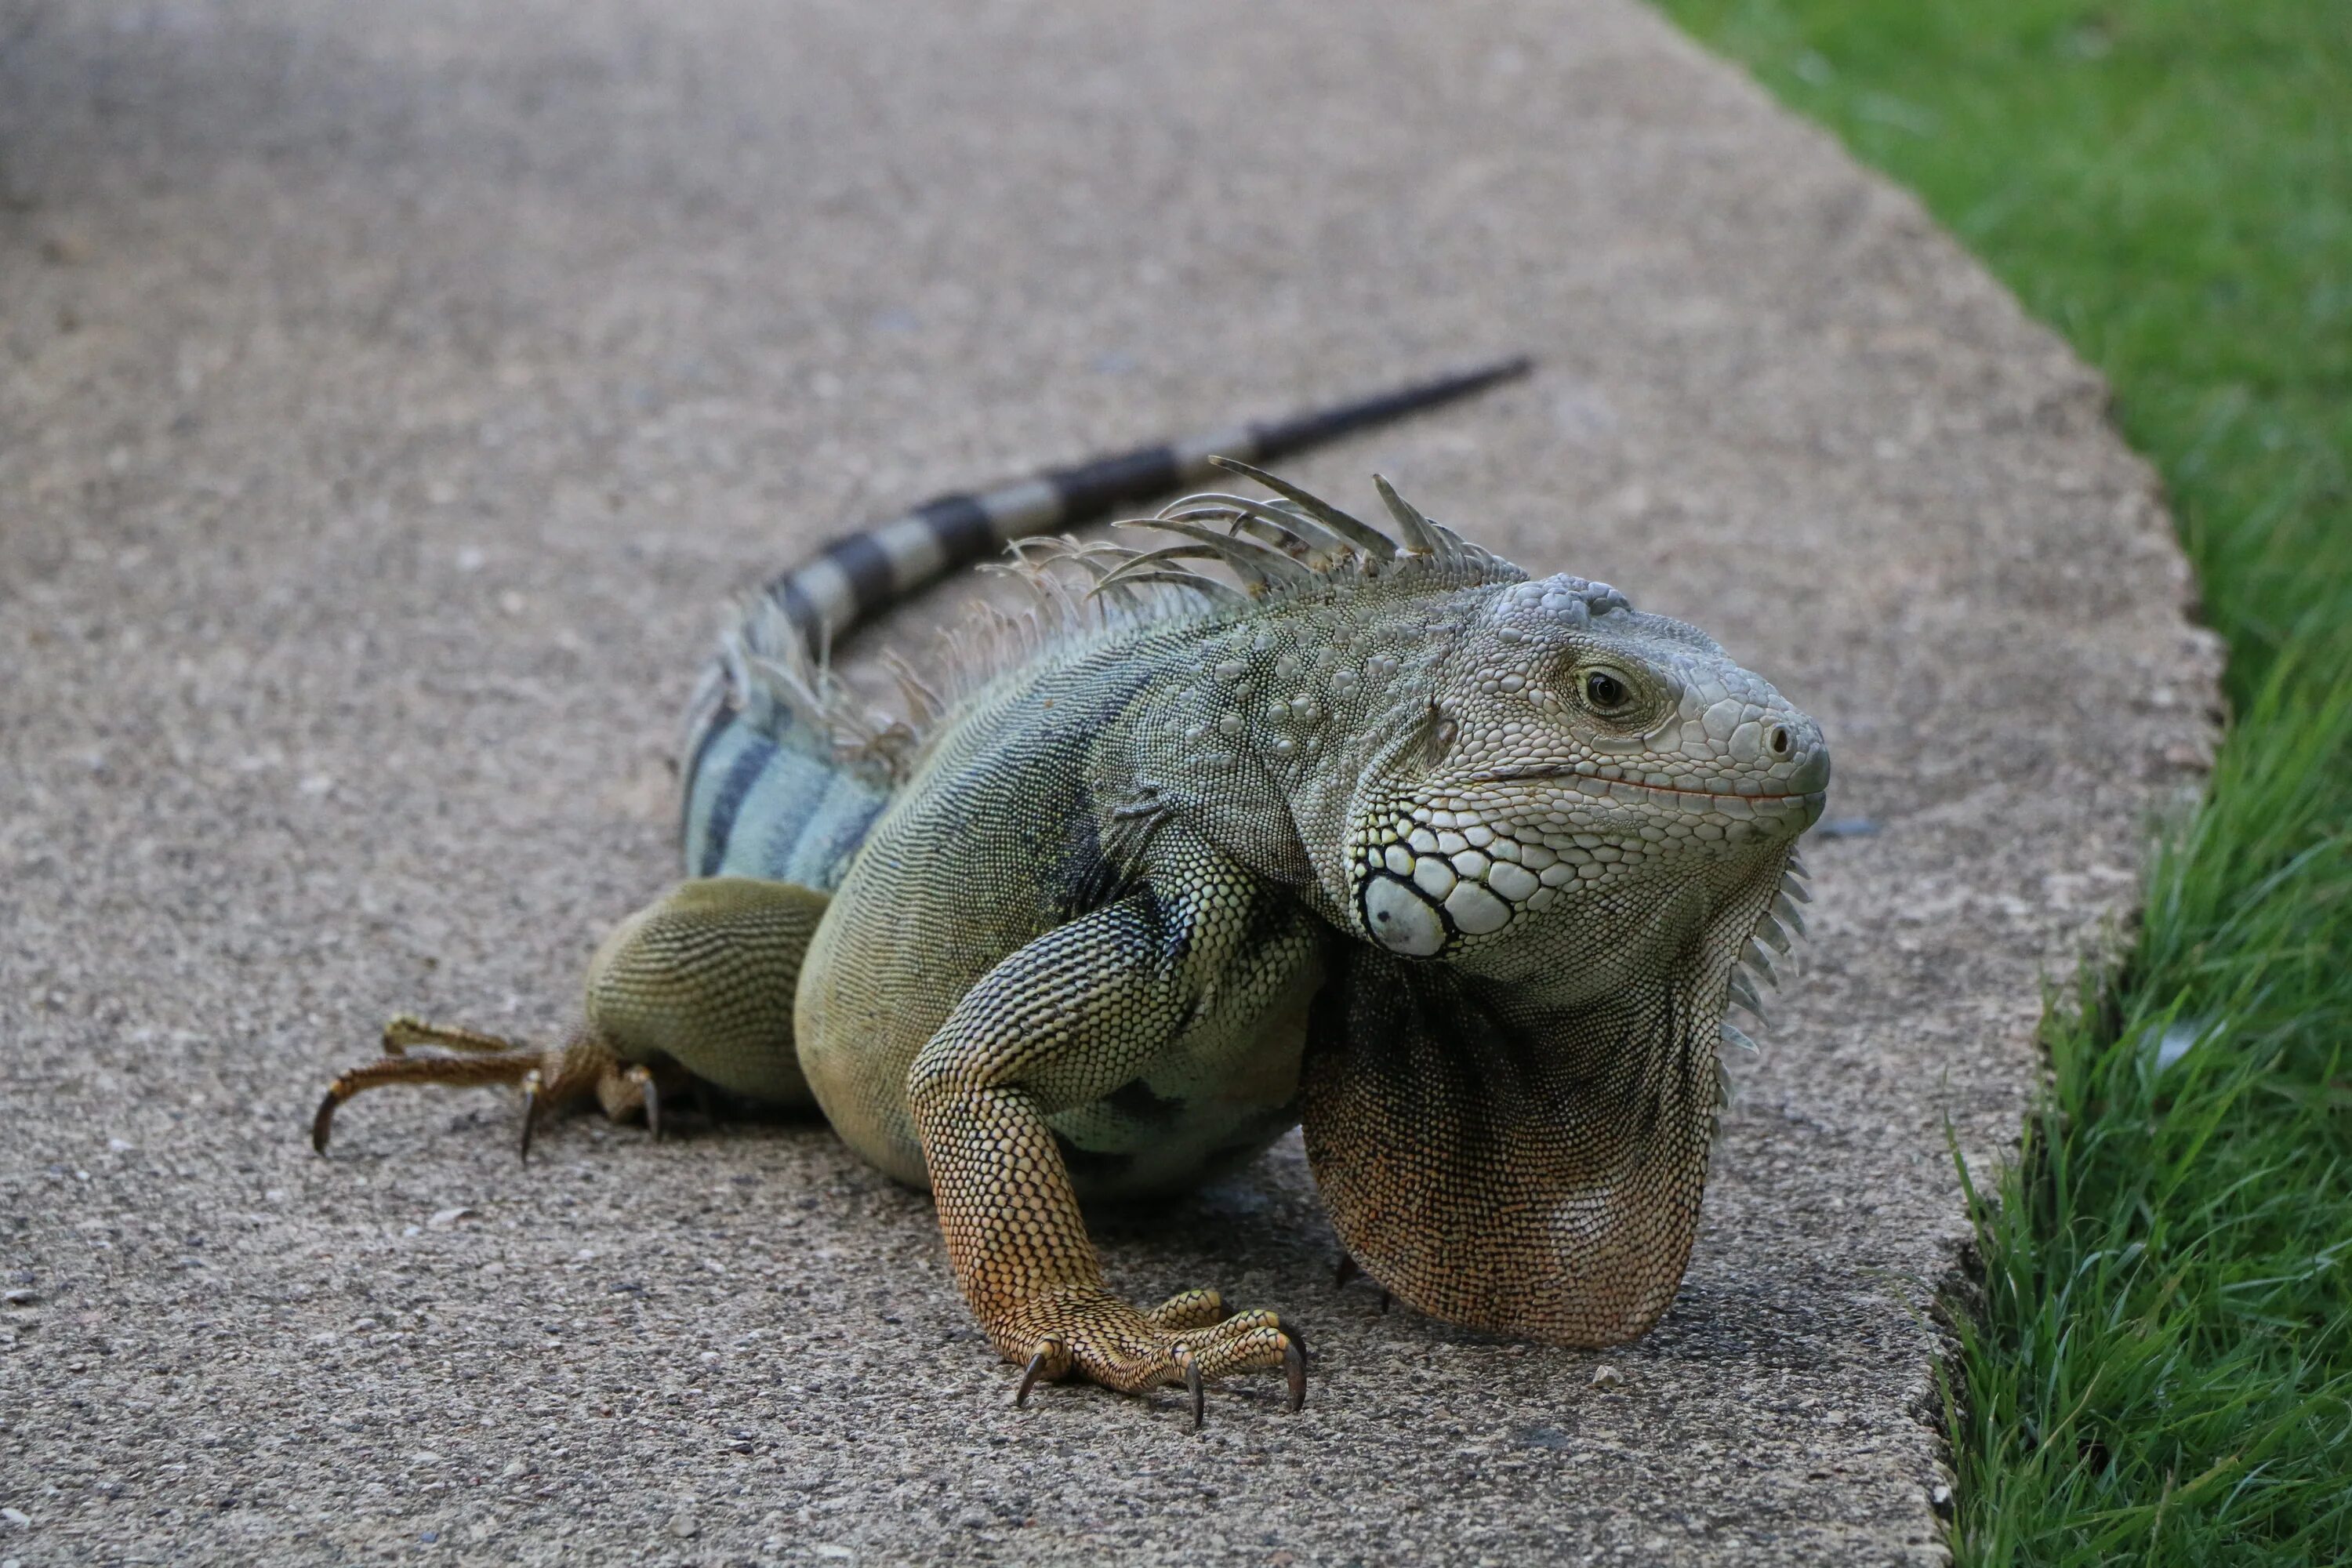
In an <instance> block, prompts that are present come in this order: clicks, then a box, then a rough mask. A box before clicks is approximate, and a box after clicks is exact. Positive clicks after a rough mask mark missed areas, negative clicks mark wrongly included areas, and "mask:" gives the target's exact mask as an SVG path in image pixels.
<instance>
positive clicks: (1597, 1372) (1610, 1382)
mask: <svg viewBox="0 0 2352 1568" xmlns="http://www.w3.org/2000/svg"><path fill="white" fill-rule="evenodd" d="M1624 1383H1625V1378H1624V1375H1623V1374H1622V1373H1620V1372H1619V1371H1618V1370H1617V1369H1616V1368H1615V1367H1613V1366H1611V1365H1610V1364H1609V1363H1606V1362H1603V1363H1601V1364H1600V1365H1599V1366H1596V1367H1594V1368H1593V1369H1592V1386H1593V1387H1595V1388H1622V1386H1624Z"/></svg>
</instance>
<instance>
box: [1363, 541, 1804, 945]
mask: <svg viewBox="0 0 2352 1568" xmlns="http://www.w3.org/2000/svg"><path fill="white" fill-rule="evenodd" d="M1453 602H1454V604H1455V605H1458V606H1461V607H1462V609H1463V610H1464V611H1465V612H1466V613H1467V614H1468V615H1469V616H1471V617H1472V618H1471V619H1470V622H1469V624H1468V625H1467V626H1466V627H1465V629H1464V631H1463V633H1462V634H1461V635H1460V636H1459V637H1458V638H1457V639H1456V641H1455V643H1454V647H1452V648H1450V649H1449V650H1448V651H1447V653H1446V655H1445V657H1444V658H1442V659H1440V660H1438V661H1435V662H1434V663H1433V665H1432V666H1431V667H1429V671H1430V679H1431V692H1430V697H1429V710H1428V715H1427V720H1426V730H1425V733H1424V735H1423V737H1422V738H1421V741H1420V743H1419V744H1417V745H1413V746H1408V747H1405V748H1402V750H1400V751H1398V752H1394V753H1392V754H1391V759H1390V760H1389V762H1388V763H1387V765H1386V766H1384V767H1383V768H1381V770H1380V771H1379V772H1378V773H1376V774H1374V775H1373V776H1370V777H1368V778H1366V779H1365V780H1364V781H1363V784H1362V785H1361V787H1360V791H1359V794H1358V795H1357V799H1356V804H1355V806H1354V810H1353V812H1352V820H1351V823H1350V833H1349V843H1348V847H1347V853H1348V856H1349V879H1350V886H1351V889H1352V892H1353V899H1352V912H1353V914H1354V918H1355V920H1356V921H1357V922H1358V924H1359V926H1360V931H1361V932H1362V934H1363V935H1364V936H1365V937H1367V938H1368V939H1369V940H1370V941H1371V942H1375V943H1377V944H1379V945H1380V946H1381V947H1383V948H1386V949H1388V950H1389V951H1391V952H1397V953H1401V954H1405V955H1408V956H1411V957H1416V958H1438V959H1443V960H1444V961H1447V962H1449V963H1455V964H1458V965H1460V966H1462V967H1464V968H1466V969H1469V970H1471V971H1473V972H1475V973H1486V974H1491V975H1496V976H1497V977H1515V978H1524V977H1528V976H1529V975H1531V974H1535V973H1538V972H1539V971H1541V970H1542V969H1543V968H1544V966H1546V965H1549V964H1553V963H1559V961H1561V960H1563V959H1566V958H1569V957H1570V956H1571V955H1572V954H1571V952H1570V949H1573V950H1574V951H1575V952H1579V953H1586V954H1592V953H1608V954H1612V955H1623V956H1624V957H1627V958H1631V957H1633V956H1634V955H1635V954H1637V953H1638V950H1640V949H1641V948H1642V947H1643V945H1645V944H1644V943H1643V942H1642V940H1641V939H1642V936H1643V928H1645V927H1648V928H1654V929H1655V930H1656V931H1657V934H1658V936H1659V938H1660V939H1661V940H1667V941H1671V940H1674V932H1673V931H1672V930H1671V929H1670V928H1672V927H1674V926H1675V925H1677V924H1683V925H1686V924H1687V923H1688V922H1687V921H1675V920H1674V919H1673V918H1672V917H1673V915H1674V913H1675V909H1676V908H1677V907H1678V906H1679V907H1685V908H1686V909H1687V912H1688V913H1689V914H1690V915H1692V916H1700V915H1702V914H1703V912H1704V907H1705V904H1706V902H1707V901H1708V900H1707V898H1706V895H1707V893H1708V892H1709V890H1713V891H1715V892H1717V893H1720V892H1722V891H1723V890H1725V889H1727V888H1728V887H1729V886H1731V885H1736V884H1738V883H1741V882H1745V881H1747V880H1748V879H1749V878H1750V877H1751V876H1757V875H1762V874H1765V872H1766V870H1767V868H1769V874H1770V875H1772V876H1773V877H1774V878H1775V879H1777V877H1778V873H1779V867H1780V861H1781V860H1782V859H1784V858H1785V857H1786V854H1787V851H1788V848H1789V847H1790V843H1791V841H1793V840H1794V839H1795V838H1796V837H1797V836H1798V835H1799V834H1801V833H1802V832H1803V831H1804V830H1805V829H1806V828H1807V827H1810V826H1811V825H1812V823H1813V822H1814V820H1815V819H1816V818H1817V817H1819V816H1820V815H1821V812H1822V803H1823V799H1824V792H1825V791H1826V790H1827V788H1828V785H1829V774H1830V761H1829V750H1828V747H1827V745H1826V744H1825V743H1824V742H1823V741H1822V732H1821V729H1820V727H1819V726H1818V725H1816V724H1815V723H1814V722H1813V721H1812V720H1811V719H1809V718H1807V717H1806V716H1805V715H1804V714H1803V713H1801V712H1799V711H1798V710H1797V709H1796V708H1794V707H1793V706H1791V705H1790V702H1789V701H1788V700H1787V699H1785V698H1783V697H1782V696H1781V695H1780V693H1779V692H1778V691H1776V690H1774V689H1772V687H1771V686H1770V685H1769V683H1768V682H1766V681H1765V680H1764V679H1762V678H1760V677H1759V676H1757V675H1754V674H1752V673H1750V672H1749V671H1748V670H1746V669H1744V668H1740V666H1738V664H1736V663H1734V662H1733V661H1732V660H1731V659H1730V658H1727V656H1726V655H1725V653H1724V651H1723V649H1722V648H1721V647H1718V646H1717V644H1716V643H1715V641H1714V640H1713V639H1712V638H1710V637H1707V636H1706V635H1705V634H1704V633H1702V632H1700V631H1698V630H1696V628H1694V627H1691V626H1685V625H1684V624H1683V623H1681V622H1680V621H1675V620H1670V619H1668V618H1666V617H1665V616H1653V615H1644V614H1642V613H1641V612H1638V611H1636V610H1634V609H1633V607H1632V605H1629V604H1628V603H1627V602H1626V600H1625V597H1624V595H1622V594H1620V593H1618V592H1617V591H1616V590H1615V589H1613V588H1612V587H1610V586H1609V585H1608V584H1604V583H1588V582H1586V581H1584V580H1583V579H1581V578H1578V577H1565V576H1562V577H1550V578H1546V579H1544V580H1543V581H1540V582H1519V583H1508V584H1490V585H1486V586H1484V587H1481V588H1477V589H1474V590H1470V591H1466V592H1462V593H1459V594H1458V595H1454V596H1453ZM1608 967H1611V965H1609V964H1606V963H1604V964H1602V965H1600V966H1598V968H1597V969H1596V972H1595V973H1592V974H1591V983H1592V984H1593V985H1594V986H1595V988H1596V989H1605V988H1607V986H1608V985H1609V984H1612V976H1610V975H1609V974H1607V973H1603V972H1601V971H1605V970H1606V969H1607V968H1608ZM1620 978H1622V977H1620Z"/></svg>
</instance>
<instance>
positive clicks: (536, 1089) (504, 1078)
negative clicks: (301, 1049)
mask: <svg viewBox="0 0 2352 1568" xmlns="http://www.w3.org/2000/svg"><path fill="white" fill-rule="evenodd" d="M411 1046H431V1047H437V1049H438V1050H439V1051H440V1052H444V1053H446V1054H436V1055H433V1056H415V1057H413V1056H410V1055H409V1054H408V1048H409V1047H411ZM674 1076H675V1077H676V1078H677V1079H679V1080H680V1082H681V1083H682V1082H683V1079H684V1078H685V1075H684V1074H682V1073H679V1074H675V1075H674ZM388 1083H443V1084H455V1085H458V1086H461V1087H464V1086H471V1085H475V1084H492V1083H511V1084H516V1085H519V1086H520V1088H521V1089H522V1091H523V1112H522V1131H521V1136H520V1140H519V1143H520V1152H521V1153H522V1154H523V1155H524V1156H525V1157H526V1158H528V1157H529V1155H530V1140H531V1133H532V1131H534V1130H535V1129H536V1128H537V1126H538V1124H539V1119H540V1116H541V1113H542V1112H544V1111H546V1110H551V1109H561V1108H562V1107H564V1106H568V1105H571V1104H572V1103H574V1102H576V1101H578V1100H585V1099H586V1098H588V1097H589V1096H590V1095H592V1094H593V1096H595V1098H596V1100H597V1101H598V1102H599V1103H600V1104H601V1105H603V1107H604V1112H605V1114H606V1115H608V1116H610V1117H612V1118H613V1120H614V1121H623V1120H625V1119H627V1118H628V1117H631V1116H634V1115H635V1114H637V1113H639V1112H643V1113H644V1115H645V1118H646V1122H647V1124H648V1125H649V1126H650V1127H651V1128H652V1130H653V1132H654V1136H656V1138H658V1137H659V1136H661V1089H662V1085H661V1080H660V1079H658V1078H657V1077H656V1074H655V1072H654V1071H653V1070H651V1069H648V1068H644V1067H639V1066H635V1065H634V1064H631V1063H629V1062H625V1061H623V1060H622V1059H621V1058H619V1057H617V1056H615V1055H614V1054H613V1052H612V1051H610V1050H609V1049H606V1048H605V1047H603V1046H602V1045H600V1044H598V1043H597V1042H596V1041H595V1040H594V1039H593V1038H591V1037H587V1036H586V1035H585V1034H584V1033H582V1032H578V1031H575V1032H574V1033H573V1034H572V1037H570V1038H569V1039H567V1040H566V1041H565V1042H564V1043H563V1044H562V1045H560V1046H552V1047H538V1046H533V1045H530V1044H527V1043H525V1042H523V1041H521V1040H513V1039H509V1038H507V1037H504V1036H501V1035H486V1034H483V1033H482V1032H480V1031H479V1030H477V1029H462V1028H458V1027H457V1026H453V1025H448V1024H432V1023H427V1022H425V1020H424V1019H422V1018H412V1017H408V1016H401V1017H397V1018H394V1019H393V1020H392V1021H391V1022H390V1023H388V1024H386V1025H385V1026H383V1056H381V1057H379V1058H376V1059H375V1060H374V1061H372V1062H369V1063H368V1064H367V1065H365V1066H364V1067H356V1068H352V1069H351V1070H350V1071H348V1072H345V1073H342V1074H340V1075H338V1076H337V1078H336V1079H335V1081H334V1082H332V1083H331V1084H329V1085H328V1086H327V1092H326V1094H325V1095H324V1097H322V1098H321V1099H320V1101H319V1109H318V1111H317V1113H316V1114H315V1115H313V1116H312V1117H311V1118H310V1147H312V1148H313V1149H316V1150H317V1151H318V1152H320V1153H321V1154H324V1153H325V1152H327V1142H328V1140H329V1138H331V1136H332V1135H333V1132H334V1124H335V1111H336V1110H337V1109H338V1108H339V1107H340V1106H341V1104H342V1103H343V1101H345V1100H349V1099H351V1098H352V1096H353V1095H355V1094H358V1093H360V1092H361V1091H362V1090H364V1089H376V1088H380V1087H381V1086H383V1085H384V1084H388ZM672 1087H677V1086H676V1085H673V1086H672Z"/></svg>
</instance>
